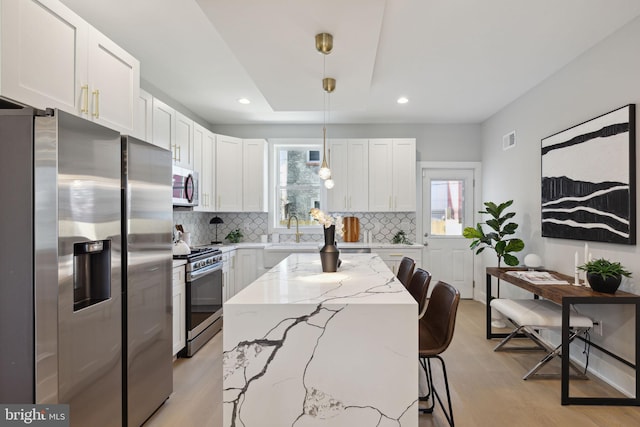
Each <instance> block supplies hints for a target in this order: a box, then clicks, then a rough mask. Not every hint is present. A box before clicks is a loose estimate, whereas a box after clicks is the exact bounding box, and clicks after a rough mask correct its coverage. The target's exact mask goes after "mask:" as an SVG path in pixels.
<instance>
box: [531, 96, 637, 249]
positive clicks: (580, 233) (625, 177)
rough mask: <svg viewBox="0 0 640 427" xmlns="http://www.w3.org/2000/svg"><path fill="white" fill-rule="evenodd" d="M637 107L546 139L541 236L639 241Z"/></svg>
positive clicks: (625, 242)
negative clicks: (637, 236)
mask: <svg viewBox="0 0 640 427" xmlns="http://www.w3.org/2000/svg"><path fill="white" fill-rule="evenodd" d="M635 133H636V131H635V104H630V105H627V106H624V107H622V108H619V109H617V110H615V111H612V112H610V113H607V114H604V115H602V116H600V117H596V118H594V119H591V120H589V121H587V122H584V123H581V124H579V125H576V126H574V127H572V128H569V129H567V130H564V131H562V132H559V133H557V134H555V135H551V136H549V137H547V138H544V139H542V236H543V237H558V238H563V239H576V240H589V241H596V242H610V243H623V244H630V245H634V244H635V243H636V225H635V216H636V215H635Z"/></svg>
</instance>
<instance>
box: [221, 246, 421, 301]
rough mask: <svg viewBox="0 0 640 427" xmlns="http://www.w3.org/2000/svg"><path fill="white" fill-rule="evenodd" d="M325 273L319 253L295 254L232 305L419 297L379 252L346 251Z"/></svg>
mask: <svg viewBox="0 0 640 427" xmlns="http://www.w3.org/2000/svg"><path fill="white" fill-rule="evenodd" d="M340 259H341V260H342V265H341V266H340V267H339V268H338V271H337V272H335V273H323V272H322V266H321V264H320V256H319V254H317V253H294V254H292V255H290V256H289V257H287V258H286V259H285V260H283V261H282V262H281V263H280V264H278V265H276V266H275V267H273V268H272V269H271V270H269V271H268V272H267V273H265V274H263V275H262V276H261V277H259V278H258V279H256V280H255V281H254V282H253V283H251V284H250V285H249V286H247V287H246V288H245V289H243V290H242V291H240V292H239V293H238V294H236V295H235V296H234V297H233V298H231V299H230V300H228V301H227V302H226V303H225V305H229V304H318V303H322V304H325V305H326V304H328V303H336V304H409V305H416V302H415V300H414V299H413V298H412V297H411V295H410V294H409V293H408V292H407V291H406V290H405V288H404V286H403V285H402V283H400V281H398V279H397V278H396V277H395V275H394V274H393V273H392V272H391V270H389V268H388V267H387V265H386V264H385V263H384V261H382V259H381V258H380V257H379V256H378V255H376V254H342V255H341V256H340Z"/></svg>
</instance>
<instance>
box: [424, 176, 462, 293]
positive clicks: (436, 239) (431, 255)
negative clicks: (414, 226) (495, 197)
mask: <svg viewBox="0 0 640 427" xmlns="http://www.w3.org/2000/svg"><path fill="white" fill-rule="evenodd" d="M473 172H474V171H473V169H430V168H423V169H422V212H423V214H422V218H423V220H422V221H423V224H422V230H423V232H424V237H423V239H424V241H423V243H424V245H425V250H424V259H423V260H422V266H423V268H424V269H426V270H428V271H429V272H430V273H431V275H432V283H433V284H435V283H437V281H438V280H442V281H443V282H447V283H449V284H450V285H452V286H454V287H456V288H457V289H458V290H459V291H460V296H461V297H462V298H473V257H474V253H473V251H471V250H470V249H469V243H470V242H469V240H467V239H465V238H464V237H462V230H463V229H464V228H465V227H468V226H473V209H474V204H473V194H474V189H473V185H474V184H473Z"/></svg>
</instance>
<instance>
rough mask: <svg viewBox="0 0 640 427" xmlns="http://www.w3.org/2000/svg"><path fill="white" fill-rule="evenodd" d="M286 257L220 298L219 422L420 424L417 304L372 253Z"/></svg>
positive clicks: (336, 425) (411, 426)
mask: <svg viewBox="0 0 640 427" xmlns="http://www.w3.org/2000/svg"><path fill="white" fill-rule="evenodd" d="M341 260H342V265H341V266H340V268H338V271H337V272H336V273H323V272H322V268H321V265H320V256H319V254H317V253H306V254H292V255H290V256H289V257H288V258H286V259H285V260H284V261H282V262H281V263H280V264H278V265H276V266H275V267H274V268H272V269H271V270H270V271H268V272H267V273H266V274H264V275H263V276H261V277H260V278H258V279H257V280H256V281H255V282H253V283H252V284H250V285H249V286H247V287H246V288H245V289H244V290H242V291H241V292H240V293H238V294H237V295H235V296H234V297H233V298H231V299H230V300H229V301H227V302H226V303H225V304H224V329H223V330H224V332H223V346H224V355H223V357H224V360H223V370H224V372H223V378H224V379H223V390H224V391H223V401H224V404H223V409H224V426H247V427H252V426H297V427H302V426H332V427H339V426H345V427H346V426H349V427H352V426H362V427H366V426H371V427H373V426H380V427H384V426H403V427H405V426H406V427H417V425H418V399H417V396H418V366H419V365H418V363H417V357H418V339H417V337H418V322H417V317H418V306H417V303H416V302H415V300H414V299H413V298H412V297H411V295H410V294H409V293H408V292H407V291H406V290H405V288H404V286H403V285H402V284H401V283H400V282H399V281H398V280H397V279H396V278H395V276H394V274H393V273H392V272H391V270H389V268H388V267H387V265H386V264H385V263H384V262H383V261H382V259H381V258H380V257H379V256H377V255H376V254H343V255H341Z"/></svg>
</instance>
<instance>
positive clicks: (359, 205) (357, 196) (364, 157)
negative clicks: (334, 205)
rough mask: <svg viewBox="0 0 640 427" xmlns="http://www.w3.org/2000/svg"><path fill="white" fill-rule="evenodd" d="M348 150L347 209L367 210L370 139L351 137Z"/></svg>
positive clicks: (352, 210) (351, 210) (354, 210)
mask: <svg viewBox="0 0 640 427" xmlns="http://www.w3.org/2000/svg"><path fill="white" fill-rule="evenodd" d="M348 150H349V155H348V158H349V164H348V171H349V178H348V183H349V193H348V198H347V211H349V212H367V211H368V210H369V140H367V139H350V140H349V146H348ZM334 181H335V179H334ZM336 186H337V183H336ZM334 188H335V187H334Z"/></svg>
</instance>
